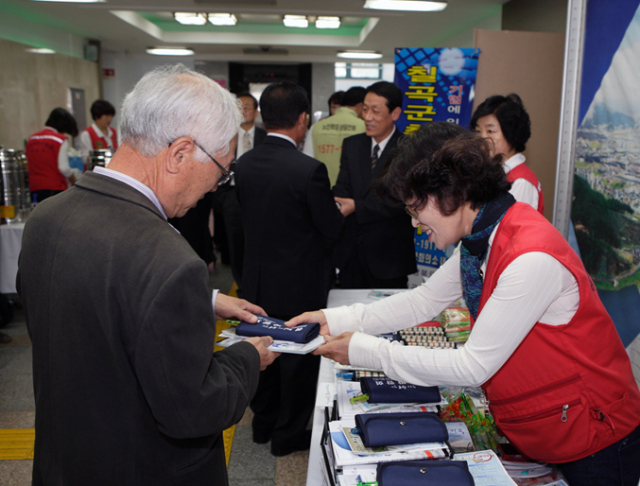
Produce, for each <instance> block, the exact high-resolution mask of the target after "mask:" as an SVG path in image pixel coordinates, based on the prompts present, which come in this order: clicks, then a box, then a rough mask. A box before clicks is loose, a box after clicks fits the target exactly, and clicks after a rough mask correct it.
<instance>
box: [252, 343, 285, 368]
mask: <svg viewBox="0 0 640 486" xmlns="http://www.w3.org/2000/svg"><path fill="white" fill-rule="evenodd" d="M245 341H246V342H248V343H251V344H253V345H254V346H255V347H256V349H257V350H258V353H260V371H263V370H264V369H266V367H267V366H269V365H270V364H271V363H273V361H274V360H275V359H276V358H277V357H278V356H280V353H274V352H273V351H269V350H268V349H267V348H268V347H269V346H271V344H272V343H273V338H272V337H271V336H262V337H252V338H248V339H245Z"/></svg>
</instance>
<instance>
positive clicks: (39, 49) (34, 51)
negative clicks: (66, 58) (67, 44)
mask: <svg viewBox="0 0 640 486" xmlns="http://www.w3.org/2000/svg"><path fill="white" fill-rule="evenodd" d="M25 51H27V52H31V53H32V54H55V53H56V51H54V50H53V49H47V48H46V47H33V48H31V49H25Z"/></svg>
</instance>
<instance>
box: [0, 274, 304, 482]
mask: <svg viewBox="0 0 640 486" xmlns="http://www.w3.org/2000/svg"><path fill="white" fill-rule="evenodd" d="M232 283H233V278H232V277H231V272H230V269H229V266H228V265H218V267H217V268H216V271H215V272H214V274H213V275H212V276H211V279H210V284H211V286H212V287H213V288H218V289H221V290H222V291H224V292H228V291H229V289H230V288H231V285H232ZM2 331H3V332H5V333H6V334H9V335H11V336H12V338H13V342H12V343H10V344H5V345H0V429H11V428H33V427H34V422H35V407H34V401H33V385H32V372H31V341H30V340H29V336H28V334H27V328H26V325H25V322H24V314H23V312H22V310H21V309H16V311H15V316H14V320H13V321H12V322H11V323H10V324H9V325H8V326H7V327H6V328H4V329H3V330H2ZM308 458H309V454H308V451H305V452H296V453H294V454H291V455H289V456H285V457H278V458H275V457H273V456H272V455H271V453H270V452H269V444H264V445H258V444H255V443H254V442H253V441H252V439H251V411H250V410H247V412H246V413H245V416H244V417H243V418H242V420H241V421H240V423H239V424H238V425H237V426H236V428H235V435H234V440H233V445H232V448H231V457H230V459H229V484H230V486H250V485H251V486H299V485H300V486H301V485H304V484H305V482H306V477H307V462H308ZM32 462H33V461H29V460H23V461H0V485H2V486H28V485H30V484H31V467H32Z"/></svg>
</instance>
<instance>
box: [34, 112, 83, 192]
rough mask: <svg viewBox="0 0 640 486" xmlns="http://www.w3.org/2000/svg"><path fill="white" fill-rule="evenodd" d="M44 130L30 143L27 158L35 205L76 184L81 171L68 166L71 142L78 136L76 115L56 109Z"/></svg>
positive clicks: (36, 134) (35, 135)
mask: <svg viewBox="0 0 640 486" xmlns="http://www.w3.org/2000/svg"><path fill="white" fill-rule="evenodd" d="M45 125H46V126H45V128H44V130H41V131H39V132H37V133H34V134H33V135H31V136H30V137H29V139H28V140H27V145H26V147H25V155H26V157H27V162H28V163H29V190H30V191H31V197H32V198H33V202H35V203H39V202H42V201H43V200H44V199H46V198H48V197H50V196H53V195H55V194H58V193H60V192H62V191H64V190H66V189H67V188H68V187H69V184H71V185H73V184H75V183H76V175H77V174H79V172H78V171H77V170H75V169H72V168H71V167H70V166H69V155H68V150H69V139H68V137H67V135H70V136H71V137H75V136H76V135H78V126H77V125H76V120H75V119H74V118H73V115H71V113H69V112H68V111H67V110H65V109H64V108H56V109H54V110H53V111H52V112H51V114H50V115H49V118H48V119H47V121H46V123H45Z"/></svg>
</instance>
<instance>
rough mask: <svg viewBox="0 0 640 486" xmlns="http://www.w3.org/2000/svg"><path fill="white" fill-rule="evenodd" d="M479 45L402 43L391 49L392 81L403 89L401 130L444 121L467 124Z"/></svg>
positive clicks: (399, 126) (474, 82) (473, 91)
mask: <svg viewBox="0 0 640 486" xmlns="http://www.w3.org/2000/svg"><path fill="white" fill-rule="evenodd" d="M479 54H480V49H458V48H441V47H437V48H434V47H405V48H396V51H395V66H396V72H395V78H394V82H395V84H396V85H397V86H398V87H399V88H400V89H401V90H402V92H403V93H404V99H403V103H402V114H401V115H400V118H399V119H398V121H397V122H396V126H397V127H398V130H400V131H402V132H403V133H411V132H415V131H416V130H417V129H418V128H420V126H421V125H424V124H425V123H429V122H434V121H448V122H451V123H456V124H458V125H462V126H463V127H465V128H469V121H470V120H471V114H472V109H473V98H474V96H475V84H476V73H477V71H478V56H479Z"/></svg>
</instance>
